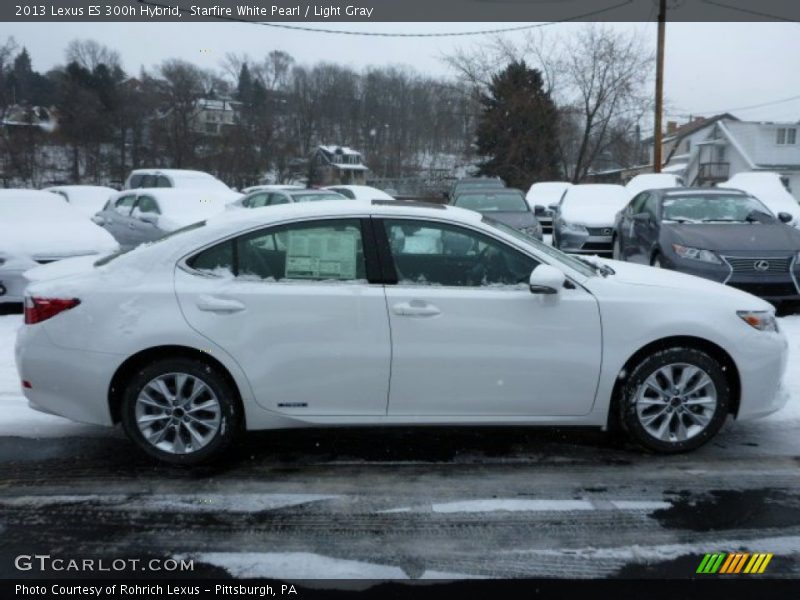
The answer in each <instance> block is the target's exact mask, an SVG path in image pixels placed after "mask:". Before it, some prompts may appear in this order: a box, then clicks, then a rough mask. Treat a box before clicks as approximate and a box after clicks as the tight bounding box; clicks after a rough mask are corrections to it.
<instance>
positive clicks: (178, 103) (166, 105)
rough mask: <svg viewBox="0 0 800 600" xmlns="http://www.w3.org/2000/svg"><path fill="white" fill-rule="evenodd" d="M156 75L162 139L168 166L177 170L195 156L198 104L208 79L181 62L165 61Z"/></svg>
mask: <svg viewBox="0 0 800 600" xmlns="http://www.w3.org/2000/svg"><path fill="white" fill-rule="evenodd" d="M159 72H160V74H161V81H160V82H159V83H160V91H161V100H162V119H160V120H161V123H162V128H161V133H162V138H163V141H164V144H165V146H166V149H167V153H168V156H169V159H170V162H171V163H172V164H173V165H174V166H175V167H178V168H180V167H183V166H186V165H188V164H190V163H191V160H192V159H193V158H194V156H195V150H196V146H197V143H198V135H197V133H196V131H195V119H196V118H197V116H198V113H199V106H198V102H199V100H201V99H202V98H203V97H204V96H205V94H206V92H207V87H206V85H207V84H209V79H208V77H207V74H206V73H204V72H203V71H202V70H201V69H199V68H198V67H196V66H195V65H193V64H191V63H187V62H185V61H181V60H167V61H165V62H164V63H163V64H162V65H161V67H160V69H159Z"/></svg>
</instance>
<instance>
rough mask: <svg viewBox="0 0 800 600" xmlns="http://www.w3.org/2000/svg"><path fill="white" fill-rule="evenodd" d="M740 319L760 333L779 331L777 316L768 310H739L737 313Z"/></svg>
mask: <svg viewBox="0 0 800 600" xmlns="http://www.w3.org/2000/svg"><path fill="white" fill-rule="evenodd" d="M736 314H737V315H739V318H740V319H741V320H742V321H744V322H745V323H747V324H748V325H750V327H752V328H754V329H758V330H759V331H776V332H777V331H778V321H776V320H775V314H774V313H772V312H770V311H768V310H739V311H736Z"/></svg>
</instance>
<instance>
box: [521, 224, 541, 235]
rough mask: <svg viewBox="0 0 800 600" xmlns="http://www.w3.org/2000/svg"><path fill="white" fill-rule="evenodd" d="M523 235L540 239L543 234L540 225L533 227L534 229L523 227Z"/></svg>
mask: <svg viewBox="0 0 800 600" xmlns="http://www.w3.org/2000/svg"><path fill="white" fill-rule="evenodd" d="M522 233H524V234H525V235H529V236H531V237H539V233H541V227H539V225H533V226H532V227H523V228H522Z"/></svg>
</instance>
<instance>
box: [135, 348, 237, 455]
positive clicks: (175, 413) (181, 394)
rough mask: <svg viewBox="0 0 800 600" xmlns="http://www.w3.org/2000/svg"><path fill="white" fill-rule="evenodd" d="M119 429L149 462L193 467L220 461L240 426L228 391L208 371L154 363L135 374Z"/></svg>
mask: <svg viewBox="0 0 800 600" xmlns="http://www.w3.org/2000/svg"><path fill="white" fill-rule="evenodd" d="M121 416H122V426H123V429H124V430H125V433H126V434H127V435H128V437H129V438H130V439H131V440H133V442H134V443H135V444H136V445H137V446H139V447H140V448H141V449H142V450H144V451H145V452H146V453H147V454H149V455H150V456H153V457H155V458H157V459H159V460H162V461H165V462H169V463H172V464H178V465H195V464H199V463H201V462H205V461H209V460H211V459H214V458H218V457H219V456H221V455H222V454H223V453H224V451H225V450H226V449H227V448H228V447H229V446H230V445H231V443H232V442H233V441H234V439H235V438H236V436H237V435H238V433H239V431H240V429H241V427H240V424H241V422H242V414H241V408H240V405H239V402H238V400H237V397H236V395H235V392H234V390H233V389H231V386H230V385H229V384H228V382H227V381H226V380H225V378H224V377H222V376H221V375H220V374H219V373H217V372H216V370H215V369H213V368H212V367H211V366H210V365H208V364H205V363H202V362H199V361H194V360H191V359H184V358H177V359H166V360H159V361H156V362H154V363H151V364H150V365H147V366H146V367H144V368H142V369H140V370H139V371H137V372H136V373H135V374H134V375H133V377H132V378H131V380H130V381H129V382H128V385H127V387H126V389H125V392H124V395H123V400H122V415H121Z"/></svg>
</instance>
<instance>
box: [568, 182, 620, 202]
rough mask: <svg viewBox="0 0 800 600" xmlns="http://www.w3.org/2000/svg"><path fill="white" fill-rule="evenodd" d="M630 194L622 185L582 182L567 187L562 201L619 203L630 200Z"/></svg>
mask: <svg viewBox="0 0 800 600" xmlns="http://www.w3.org/2000/svg"><path fill="white" fill-rule="evenodd" d="M630 198H631V194H630V192H629V191H628V190H627V189H625V187H624V186H621V185H616V184H612V183H584V184H581V185H573V186H572V187H569V188H567V193H566V194H565V195H564V200H563V202H564V203H565V204H567V203H569V204H573V203H576V202H577V203H586V204H589V203H594V204H619V203H623V204H624V203H625V202H627V201H628V200H630Z"/></svg>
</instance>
